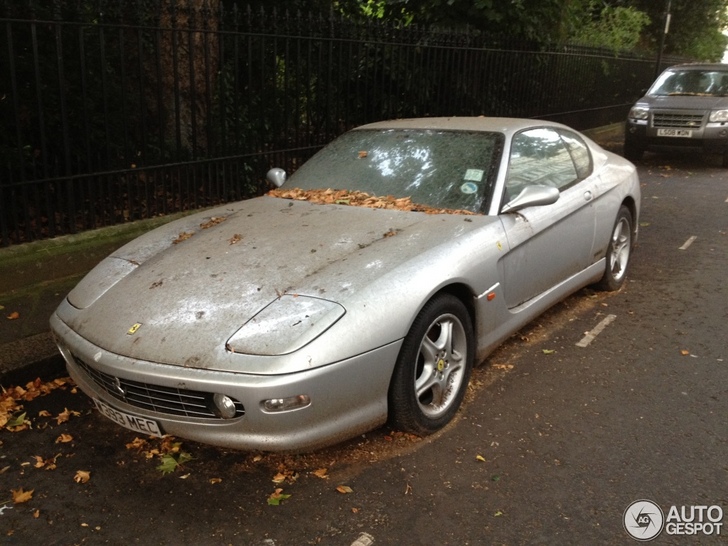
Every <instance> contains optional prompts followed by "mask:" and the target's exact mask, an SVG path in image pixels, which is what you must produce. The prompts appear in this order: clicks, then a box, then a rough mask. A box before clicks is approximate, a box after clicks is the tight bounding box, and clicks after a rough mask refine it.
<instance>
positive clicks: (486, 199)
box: [284, 129, 503, 213]
mask: <svg viewBox="0 0 728 546" xmlns="http://www.w3.org/2000/svg"><path fill="white" fill-rule="evenodd" d="M502 141H503V135H502V134H500V133H487V132H477V131H473V132H468V131H442V130H426V129H406V130H403V129H387V130H373V129H372V130H369V129H360V130H354V131H349V132H348V133H345V134H343V135H342V136H340V137H339V138H337V139H336V140H334V141H333V142H332V143H330V144H329V145H328V146H326V147H325V148H324V149H322V150H321V151H319V152H318V153H317V154H316V155H314V156H313V157H312V158H311V159H310V160H308V161H307V162H306V163H305V164H304V165H303V166H302V167H301V168H300V169H298V170H297V171H296V172H295V173H294V174H293V175H292V176H291V178H290V180H289V181H288V182H286V184H285V186H284V187H285V188H300V189H303V190H315V189H334V190H349V191H362V192H366V193H368V194H370V195H376V196H388V195H391V196H394V197H396V198H401V197H409V198H411V200H412V202H413V203H417V204H420V205H427V206H430V207H436V208H447V209H459V210H467V211H470V212H475V213H478V212H481V211H482V210H483V209H484V208H485V207H487V206H488V205H489V203H490V199H491V196H492V193H493V183H494V181H495V173H496V171H497V166H498V162H499V158H500V151H501V149H502Z"/></svg>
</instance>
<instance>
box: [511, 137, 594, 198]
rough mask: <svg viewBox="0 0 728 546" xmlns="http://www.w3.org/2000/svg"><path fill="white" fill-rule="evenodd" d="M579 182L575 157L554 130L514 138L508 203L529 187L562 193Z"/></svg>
mask: <svg viewBox="0 0 728 546" xmlns="http://www.w3.org/2000/svg"><path fill="white" fill-rule="evenodd" d="M587 152H588V150H587ZM590 162H591V160H590ZM578 180H580V177H579V175H578V173H577V170H576V167H575V162H574V160H573V159H572V156H571V153H569V150H568V148H567V147H566V144H565V143H564V140H562V138H561V136H560V135H559V133H558V132H556V131H555V130H554V129H550V128H545V127H542V128H539V129H530V130H528V131H524V132H522V133H519V134H518V135H516V136H515V137H514V138H513V142H512V145H511V153H510V157H509V160H508V174H507V175H506V196H505V200H506V202H508V201H510V200H511V199H513V198H514V197H515V196H516V195H518V194H519V193H520V192H521V190H522V189H523V188H524V187H526V186H533V185H541V186H552V187H554V188H559V189H560V190H562V189H565V188H567V187H568V186H570V185H572V184H573V183H575V182H577V181H578Z"/></svg>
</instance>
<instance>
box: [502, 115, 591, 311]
mask: <svg viewBox="0 0 728 546" xmlns="http://www.w3.org/2000/svg"><path fill="white" fill-rule="evenodd" d="M529 185H546V186H553V187H556V188H558V189H559V192H560V195H559V199H558V201H556V203H554V204H552V205H546V206H537V207H527V208H525V209H521V210H519V211H518V212H515V213H506V214H501V216H500V218H501V222H502V223H503V227H504V230H505V233H506V236H507V239H508V244H509V251H508V252H507V253H506V255H505V256H504V258H503V259H502V260H501V262H500V264H499V266H500V274H501V278H502V282H503V286H504V293H505V298H506V304H507V305H508V307H509V308H514V307H517V306H519V305H521V304H522V303H524V302H527V301H528V300H530V299H532V298H534V297H535V296H538V295H539V294H541V293H543V292H545V291H547V290H549V289H550V288H552V287H554V286H556V285H557V284H559V283H560V282H562V281H563V280H565V279H567V278H569V277H571V276H572V275H574V274H575V273H578V272H579V271H581V270H582V269H584V268H586V267H587V266H588V265H589V264H590V263H591V252H592V245H593V242H594V229H595V212H594V208H593V206H592V201H593V200H594V198H595V192H596V189H597V187H596V184H595V177H594V175H593V174H592V160H591V155H590V152H589V149H588V147H587V146H586V144H584V142H583V140H581V138H580V137H579V136H578V135H576V134H575V133H572V132H570V131H560V130H557V129H555V128H550V127H543V128H536V129H529V130H526V131H523V132H521V133H519V134H518V135H516V136H515V137H514V138H513V141H512V145H511V149H510V155H509V161H508V171H507V174H506V184H505V191H504V196H503V204H505V203H507V202H508V201H509V200H510V199H512V198H513V197H515V196H516V195H517V194H518V193H519V192H520V190H521V189H523V188H524V187H526V186H529Z"/></svg>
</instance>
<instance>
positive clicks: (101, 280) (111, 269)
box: [68, 257, 137, 309]
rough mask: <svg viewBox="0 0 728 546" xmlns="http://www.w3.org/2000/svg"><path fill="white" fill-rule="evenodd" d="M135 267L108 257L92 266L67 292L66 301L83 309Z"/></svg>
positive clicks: (135, 266)
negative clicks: (69, 291) (68, 292)
mask: <svg viewBox="0 0 728 546" xmlns="http://www.w3.org/2000/svg"><path fill="white" fill-rule="evenodd" d="M136 268H137V264H135V263H133V262H130V261H128V260H122V259H120V258H114V257H109V258H106V259H104V260H103V261H102V262H101V263H100V264H99V265H97V266H96V267H94V268H93V269H92V270H91V271H90V272H89V273H88V274H87V275H86V276H85V277H84V278H83V279H81V282H79V283H78V284H77V285H76V287H75V288H74V289H73V290H71V293H70V294H68V301H69V303H70V304H71V305H73V306H74V307H75V308H76V309H85V308H86V307H88V306H89V305H91V304H92V303H94V302H95V301H96V300H98V299H99V298H100V297H101V296H103V295H104V294H105V293H106V292H108V291H109V290H110V289H111V288H112V287H113V286H114V285H115V284H116V283H117V282H119V281H120V280H121V279H123V278H124V277H126V276H127V275H128V274H129V273H131V272H132V271H134V270H135V269H136Z"/></svg>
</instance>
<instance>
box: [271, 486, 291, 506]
mask: <svg viewBox="0 0 728 546" xmlns="http://www.w3.org/2000/svg"><path fill="white" fill-rule="evenodd" d="M290 497H291V495H285V494H283V489H280V488H279V489H276V490H275V491H273V493H271V495H270V497H268V504H269V505H270V506H278V505H279V504H280V503H281V501H284V500H286V499H288V498H290Z"/></svg>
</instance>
